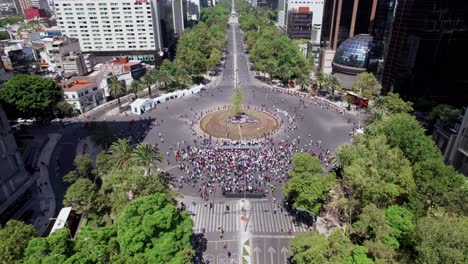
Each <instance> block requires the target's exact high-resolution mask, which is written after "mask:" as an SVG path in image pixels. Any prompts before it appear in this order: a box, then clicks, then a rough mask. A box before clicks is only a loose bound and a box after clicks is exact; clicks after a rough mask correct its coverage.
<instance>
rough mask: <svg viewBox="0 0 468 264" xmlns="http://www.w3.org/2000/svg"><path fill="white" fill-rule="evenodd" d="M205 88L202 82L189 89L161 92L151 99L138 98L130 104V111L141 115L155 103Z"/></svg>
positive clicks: (153, 106) (195, 92)
mask: <svg viewBox="0 0 468 264" xmlns="http://www.w3.org/2000/svg"><path fill="white" fill-rule="evenodd" d="M204 89H205V86H204V85H203V84H200V85H197V86H194V87H191V88H189V89H185V90H180V91H175V92H171V93H167V94H162V95H160V96H158V97H156V98H153V99H143V98H138V99H136V100H135V101H134V102H133V103H131V104H130V108H131V112H132V114H135V115H142V114H143V113H145V112H147V111H149V110H151V109H153V108H155V107H156V105H157V104H162V103H164V102H167V101H169V100H172V99H176V98H181V97H184V96H188V95H192V94H197V93H199V92H201V91H203V90H204Z"/></svg>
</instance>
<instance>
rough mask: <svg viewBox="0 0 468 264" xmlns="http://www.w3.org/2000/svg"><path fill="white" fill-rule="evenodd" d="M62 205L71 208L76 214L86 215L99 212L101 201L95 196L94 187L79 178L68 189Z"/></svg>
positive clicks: (87, 181)
mask: <svg viewBox="0 0 468 264" xmlns="http://www.w3.org/2000/svg"><path fill="white" fill-rule="evenodd" d="M63 203H64V204H65V205H70V206H73V209H75V210H76V211H77V212H78V213H87V212H90V211H95V212H97V211H99V210H100V208H101V206H102V203H103V201H102V199H101V197H100V195H98V194H97V187H96V185H95V184H94V183H93V182H92V181H90V180H88V179H83V178H80V179H78V180H76V182H75V183H73V184H72V185H71V186H70V187H68V189H67V192H66V193H65V197H64V200H63Z"/></svg>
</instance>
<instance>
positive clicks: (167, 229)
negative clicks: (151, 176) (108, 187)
mask: <svg viewBox="0 0 468 264" xmlns="http://www.w3.org/2000/svg"><path fill="white" fill-rule="evenodd" d="M116 224H117V241H118V243H119V245H120V250H121V254H123V255H125V256H128V258H127V263H135V261H137V260H139V261H143V262H144V263H181V264H182V263H188V262H190V260H191V256H192V254H191V253H190V252H191V244H190V237H191V235H192V220H191V219H190V217H189V216H188V215H187V213H180V212H179V211H178V210H177V208H176V207H175V206H174V205H172V204H171V203H170V201H169V200H168V198H167V196H166V195H165V194H162V193H157V194H154V195H151V196H146V197H141V198H139V199H136V200H135V201H133V202H132V203H130V204H129V205H128V206H126V207H125V209H124V211H123V212H122V214H120V215H119V217H118V219H117V222H116ZM187 252H189V253H188V254H187Z"/></svg>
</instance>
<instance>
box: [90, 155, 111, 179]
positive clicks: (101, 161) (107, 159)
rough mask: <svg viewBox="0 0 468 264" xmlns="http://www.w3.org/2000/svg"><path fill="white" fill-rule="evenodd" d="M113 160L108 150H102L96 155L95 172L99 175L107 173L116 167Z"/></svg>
mask: <svg viewBox="0 0 468 264" xmlns="http://www.w3.org/2000/svg"><path fill="white" fill-rule="evenodd" d="M111 160H112V158H111V156H110V155H109V154H108V153H107V151H105V150H103V151H101V152H100V153H99V154H98V155H97V157H96V168H95V170H94V172H93V173H94V174H95V175H96V176H99V177H102V176H104V175H106V174H107V173H108V172H109V171H111V170H112V168H113V167H114V165H113V164H112V162H111Z"/></svg>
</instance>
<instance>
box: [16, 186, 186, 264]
mask: <svg viewBox="0 0 468 264" xmlns="http://www.w3.org/2000/svg"><path fill="white" fill-rule="evenodd" d="M191 235H192V220H191V219H190V217H189V216H188V215H187V213H180V212H179V211H178V210H177V208H176V207H175V206H174V205H173V204H172V203H171V202H170V201H169V199H168V198H167V197H166V195H165V194H162V193H157V194H153V195H149V196H145V197H141V198H139V199H136V200H134V201H133V202H131V203H130V204H128V205H127V206H126V207H125V209H124V210H123V211H122V212H121V213H120V214H118V216H117V221H116V222H115V223H114V224H111V225H109V226H107V227H103V228H97V229H92V228H90V227H83V228H82V229H81V230H80V232H78V233H77V236H76V238H75V239H70V236H69V233H68V231H67V230H66V229H62V230H58V231H56V232H55V233H54V234H52V235H51V236H48V237H44V238H34V239H32V240H31V241H30V243H29V245H28V247H27V248H26V251H25V258H24V259H23V263H35V264H36V263H44V264H45V263H50V264H52V263H66V264H72V263H100V264H101V263H102V264H104V263H173V264H179V263H180V264H185V263H189V262H190V261H191V259H192V257H193V255H194V252H193V250H192V249H191V244H190V236H191Z"/></svg>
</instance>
